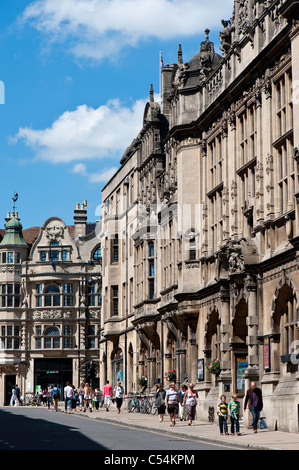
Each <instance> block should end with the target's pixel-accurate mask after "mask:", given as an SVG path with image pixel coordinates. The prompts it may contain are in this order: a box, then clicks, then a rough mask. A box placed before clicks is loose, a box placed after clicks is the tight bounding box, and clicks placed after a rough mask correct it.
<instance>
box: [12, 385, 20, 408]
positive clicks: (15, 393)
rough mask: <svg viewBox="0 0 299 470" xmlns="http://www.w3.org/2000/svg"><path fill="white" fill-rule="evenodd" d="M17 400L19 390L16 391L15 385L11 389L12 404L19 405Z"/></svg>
mask: <svg viewBox="0 0 299 470" xmlns="http://www.w3.org/2000/svg"><path fill="white" fill-rule="evenodd" d="M17 400H18V398H17V392H16V387H15V385H14V386H13V387H12V390H11V399H10V406H18V404H17Z"/></svg>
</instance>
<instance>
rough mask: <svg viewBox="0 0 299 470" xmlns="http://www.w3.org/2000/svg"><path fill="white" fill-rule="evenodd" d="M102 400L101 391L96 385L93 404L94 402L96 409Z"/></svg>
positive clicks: (97, 409)
mask: <svg viewBox="0 0 299 470" xmlns="http://www.w3.org/2000/svg"><path fill="white" fill-rule="evenodd" d="M102 401H103V392H102V391H101V390H100V389H99V387H96V389H95V391H94V404H95V409H96V411H99V407H100V404H101V402H102Z"/></svg>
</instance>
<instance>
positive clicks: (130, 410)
mask: <svg viewBox="0 0 299 470" xmlns="http://www.w3.org/2000/svg"><path fill="white" fill-rule="evenodd" d="M127 411H128V413H132V411H133V400H130V401H129V402H128V405H127Z"/></svg>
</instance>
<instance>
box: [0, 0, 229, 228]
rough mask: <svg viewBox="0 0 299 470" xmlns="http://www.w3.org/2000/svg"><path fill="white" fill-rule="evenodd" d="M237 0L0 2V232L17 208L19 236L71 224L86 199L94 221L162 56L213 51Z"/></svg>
mask: <svg viewBox="0 0 299 470" xmlns="http://www.w3.org/2000/svg"><path fill="white" fill-rule="evenodd" d="M232 11H233V0H211V1H210V2H206V1H204V0H186V1H182V0H109V1H107V0H35V1H29V0H1V2H0V80H1V81H2V82H3V83H4V86H5V103H4V104H1V105H0V122H1V125H0V162H1V185H0V201H1V203H0V209H1V211H0V217H1V218H2V222H1V221H0V228H3V227H4V223H5V221H4V219H5V217H6V213H7V212H8V211H10V210H12V199H11V198H12V196H13V193H14V192H18V194H19V199H18V201H17V210H18V212H19V216H20V218H21V221H22V224H23V227H24V228H28V227H31V226H40V225H42V224H43V223H44V222H45V220H46V219H47V218H49V217H52V216H58V217H61V218H62V219H63V220H64V221H65V222H66V224H72V223H73V210H74V209H75V206H76V203H81V202H83V201H84V200H87V203H88V207H87V209H88V220H89V221H95V220H96V219H97V218H98V212H99V206H100V204H101V189H102V187H103V186H104V185H105V183H106V182H107V181H108V180H109V178H110V176H111V175H112V174H113V172H114V171H115V170H116V169H117V168H118V167H119V161H120V159H121V157H122V154H123V152H124V151H125V149H126V148H127V146H128V145H129V144H130V143H131V141H132V139H133V138H134V137H135V136H137V134H138V132H139V131H140V129H141V128H142V116H143V110H144V105H145V103H146V101H147V99H148V95H149V89H150V84H151V83H152V84H153V85H154V90H155V93H157V94H158V93H159V53H160V51H162V55H163V60H164V63H165V64H167V63H175V62H176V61H177V50H178V44H182V48H183V60H184V62H187V61H189V60H190V59H191V58H192V56H193V55H194V54H196V53H197V52H198V51H199V48H200V42H201V41H203V40H204V39H205V34H204V30H205V29H206V28H209V29H210V30H211V33H210V38H211V40H212V41H214V43H215V48H216V50H217V49H218V47H219V39H218V34H219V31H220V30H221V27H222V26H221V19H223V18H224V19H229V18H230V17H231V16H232Z"/></svg>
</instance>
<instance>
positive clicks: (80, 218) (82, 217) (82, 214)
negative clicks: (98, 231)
mask: <svg viewBox="0 0 299 470" xmlns="http://www.w3.org/2000/svg"><path fill="white" fill-rule="evenodd" d="M86 207H87V201H84V202H83V204H76V209H75V210H74V222H75V238H77V237H79V236H85V235H86V221H87V210H86Z"/></svg>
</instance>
